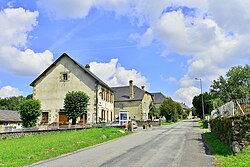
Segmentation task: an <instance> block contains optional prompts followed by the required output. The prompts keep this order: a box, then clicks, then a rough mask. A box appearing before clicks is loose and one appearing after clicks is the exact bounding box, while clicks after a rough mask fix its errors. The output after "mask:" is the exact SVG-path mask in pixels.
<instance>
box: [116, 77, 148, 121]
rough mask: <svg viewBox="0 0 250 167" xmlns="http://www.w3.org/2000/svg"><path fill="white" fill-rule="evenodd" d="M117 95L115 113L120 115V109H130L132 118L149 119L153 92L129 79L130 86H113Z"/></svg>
mask: <svg viewBox="0 0 250 167" xmlns="http://www.w3.org/2000/svg"><path fill="white" fill-rule="evenodd" d="M112 89H113V91H114V95H115V115H116V116H118V115H119V112H120V111H128V112H129V116H130V119H133V120H141V121H146V120H148V113H149V110H150V107H151V104H152V102H153V96H152V94H151V93H149V92H147V91H145V90H144V86H142V87H141V88H139V87H137V86H135V85H133V81H132V80H130V81H129V86H122V87H113V88H112Z"/></svg>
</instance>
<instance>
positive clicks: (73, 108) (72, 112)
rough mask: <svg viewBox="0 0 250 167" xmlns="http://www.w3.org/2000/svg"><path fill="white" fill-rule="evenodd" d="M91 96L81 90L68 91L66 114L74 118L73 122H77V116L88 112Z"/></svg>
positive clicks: (65, 101) (65, 103)
mask: <svg viewBox="0 0 250 167" xmlns="http://www.w3.org/2000/svg"><path fill="white" fill-rule="evenodd" d="M89 99H90V98H89V96H88V95H87V94H86V93H84V92H81V91H76V92H74V91H72V92H68V93H67V94H66V96H65V99H64V110H65V114H66V116H67V117H68V118H69V119H72V124H73V125H74V124H75V123H76V118H77V117H79V116H80V115H81V114H83V113H86V112H87V107H88V105H89Z"/></svg>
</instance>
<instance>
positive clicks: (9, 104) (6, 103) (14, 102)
mask: <svg viewBox="0 0 250 167" xmlns="http://www.w3.org/2000/svg"><path fill="white" fill-rule="evenodd" d="M24 100H26V98H25V97H23V96H13V97H6V98H3V99H1V98H0V109H2V110H18V105H19V104H20V103H21V102H22V101H24Z"/></svg>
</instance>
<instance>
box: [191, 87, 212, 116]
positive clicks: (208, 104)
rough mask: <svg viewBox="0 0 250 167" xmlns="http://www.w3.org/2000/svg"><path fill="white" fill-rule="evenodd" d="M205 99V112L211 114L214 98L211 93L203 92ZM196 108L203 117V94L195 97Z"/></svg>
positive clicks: (194, 104)
mask: <svg viewBox="0 0 250 167" xmlns="http://www.w3.org/2000/svg"><path fill="white" fill-rule="evenodd" d="M203 101H204V114H205V115H207V114H210V113H211V111H212V110H213V109H214V99H213V96H212V95H211V94H209V93H208V92H205V93H203ZM192 104H193V106H194V108H195V109H196V113H197V115H198V116H199V117H200V118H202V114H203V113H202V100H201V94H200V95H198V96H195V97H194V98H193V102H192Z"/></svg>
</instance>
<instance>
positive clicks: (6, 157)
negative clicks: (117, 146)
mask: <svg viewBox="0 0 250 167" xmlns="http://www.w3.org/2000/svg"><path fill="white" fill-rule="evenodd" d="M127 134H128V132H125V133H121V131H120V129H117V128H112V127H107V128H94V129H85V130H78V131H67V132H56V133H51V134H43V135H36V136H25V137H20V138H7V139H5V140H0V166H13V167H15V166H24V165H28V164H32V163H34V162H38V161H41V160H44V159H48V158H52V157H56V156H59V155H61V154H65V153H69V152H73V151H76V150H79V149H81V148H85V147H88V146H92V145H96V144H99V143H103V142H105V141H108V140H111V139H115V138H118V137H121V136H124V135H127Z"/></svg>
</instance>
